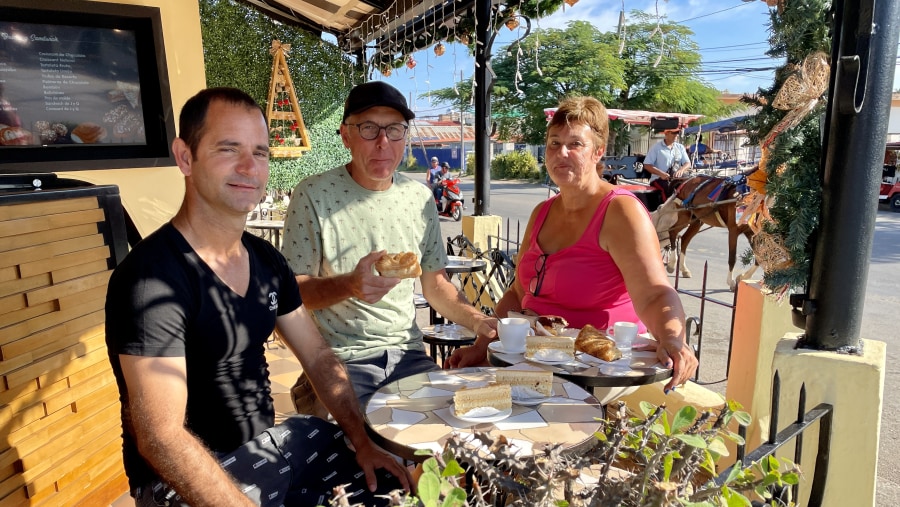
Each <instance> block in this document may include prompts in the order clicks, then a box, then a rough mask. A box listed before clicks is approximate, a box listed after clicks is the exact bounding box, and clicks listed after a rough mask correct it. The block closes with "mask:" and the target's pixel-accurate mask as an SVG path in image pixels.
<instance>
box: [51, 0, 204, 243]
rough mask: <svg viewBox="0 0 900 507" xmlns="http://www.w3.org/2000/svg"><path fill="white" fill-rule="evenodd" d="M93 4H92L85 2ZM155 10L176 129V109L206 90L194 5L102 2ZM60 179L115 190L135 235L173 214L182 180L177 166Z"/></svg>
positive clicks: (159, 0)
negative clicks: (108, 186)
mask: <svg viewBox="0 0 900 507" xmlns="http://www.w3.org/2000/svg"><path fill="white" fill-rule="evenodd" d="M91 1H94V0H91ZM104 1H107V2H113V3H120V4H128V5H143V6H148V7H158V8H159V9H160V16H161V18H162V25H163V40H164V41H165V46H166V60H167V65H168V69H169V87H170V90H171V93H172V114H173V115H174V120H175V124H176V125H177V124H178V114H179V113H180V112H181V106H182V105H183V104H184V103H185V101H187V99H188V98H190V97H191V96H192V95H194V94H195V93H197V92H198V91H200V90H201V89H203V88H204V87H205V86H206V71H205V68H204V65H203V41H202V38H201V35H200V7H199V4H198V1H197V0H104ZM59 174H60V176H64V177H67V178H73V179H78V180H83V181H87V182H89V183H93V184H96V185H107V184H113V185H118V186H119V190H120V192H121V196H122V204H123V205H124V206H125V210H126V211H127V212H128V214H129V215H130V216H131V218H132V220H134V223H135V225H136V226H137V228H138V231H139V232H140V233H141V235H142V236H146V235H148V234H150V233H151V232H153V231H154V230H156V229H157V228H158V227H159V226H160V225H162V224H163V223H165V222H166V221H168V220H169V219H170V218H171V217H172V215H174V214H175V212H176V211H178V207H179V205H180V204H181V199H182V198H183V196H184V178H183V177H182V175H181V172H180V171H179V170H178V168H177V167H174V166H173V167H155V168H140V169H110V170H102V171H100V170H98V171H74V172H61V173H59Z"/></svg>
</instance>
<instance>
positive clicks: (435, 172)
mask: <svg viewBox="0 0 900 507" xmlns="http://www.w3.org/2000/svg"><path fill="white" fill-rule="evenodd" d="M445 163H446V162H445ZM426 181H427V183H428V188H430V189H431V193H432V194H434V200H435V201H438V202H440V200H441V195H442V194H443V192H444V190H443V188H442V187H441V166H440V162H439V161H438V158H437V157H431V167H429V168H428V177H427V178H426ZM438 209H440V208H438Z"/></svg>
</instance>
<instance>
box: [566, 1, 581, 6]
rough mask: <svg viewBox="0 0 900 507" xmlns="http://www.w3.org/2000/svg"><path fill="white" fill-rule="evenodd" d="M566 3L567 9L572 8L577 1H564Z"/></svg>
mask: <svg viewBox="0 0 900 507" xmlns="http://www.w3.org/2000/svg"><path fill="white" fill-rule="evenodd" d="M566 3H567V4H568V5H569V7H572V6H573V5H575V4H577V3H578V0H566Z"/></svg>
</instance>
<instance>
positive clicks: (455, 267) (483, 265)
mask: <svg viewBox="0 0 900 507" xmlns="http://www.w3.org/2000/svg"><path fill="white" fill-rule="evenodd" d="M447 261H448V263H447V266H446V267H444V270H445V271H447V274H449V275H458V274H462V273H475V272H478V271H484V270H486V269H487V261H485V260H484V259H472V258H469V257H461V256H459V255H448V256H447Z"/></svg>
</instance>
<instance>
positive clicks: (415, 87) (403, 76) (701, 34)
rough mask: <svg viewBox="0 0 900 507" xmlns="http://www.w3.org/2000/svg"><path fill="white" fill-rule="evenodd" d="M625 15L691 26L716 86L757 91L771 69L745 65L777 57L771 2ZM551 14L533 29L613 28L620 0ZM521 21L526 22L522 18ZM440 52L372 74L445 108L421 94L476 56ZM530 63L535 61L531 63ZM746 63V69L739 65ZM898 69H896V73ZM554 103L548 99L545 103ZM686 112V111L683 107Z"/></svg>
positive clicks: (898, 79)
mask: <svg viewBox="0 0 900 507" xmlns="http://www.w3.org/2000/svg"><path fill="white" fill-rule="evenodd" d="M624 5H625V11H626V16H627V14H628V13H629V12H630V11H632V10H642V11H645V12H648V13H651V14H653V13H656V12H657V9H658V11H659V14H660V15H665V16H667V18H668V20H670V21H676V22H679V23H681V24H683V25H685V26H687V27H688V28H690V29H691V30H693V32H694V40H695V41H696V42H697V44H698V45H699V47H700V53H701V55H702V57H703V62H704V69H705V72H704V73H703V74H702V75H701V77H702V78H703V79H705V80H706V81H707V82H708V83H709V84H710V85H712V86H714V87H716V88H718V89H719V90H723V91H726V90H727V91H729V92H734V93H744V92H755V91H756V90H757V88H759V87H761V86H768V85H770V84H771V81H772V72H771V71H749V70H746V69H752V68H760V67H776V66H778V65H781V62H780V61H779V60H772V59H769V58H767V57H766V55H765V52H766V50H767V49H768V47H769V46H768V42H767V41H768V22H769V14H768V12H769V8H768V7H767V6H766V4H765V2H762V1H751V2H744V1H741V0H726V1H725V2H719V1H712V0H669V1H668V2H666V1H665V0H659V1H658V2H657V1H656V0H638V1H635V0H624ZM565 7H566V8H565V10H562V9H561V10H559V11H557V12H556V13H555V14H553V15H552V16H549V17H547V18H544V19H541V20H532V30H534V29H535V28H536V27H538V26H539V27H541V28H565V26H566V24H567V23H568V22H569V21H572V20H586V21H589V22H590V23H591V24H593V25H594V26H596V27H597V28H599V29H600V30H604V31H607V30H609V31H613V30H615V29H616V25H617V23H618V19H619V12H620V11H621V10H622V2H621V1H619V2H616V1H611V0H606V1H600V0H581V1H579V2H578V3H576V4H575V5H574V6H572V7H568V6H565ZM523 25H524V24H523ZM522 34H524V32H523V33H521V34H518V31H510V30H508V29H506V28H503V29H502V30H501V31H500V33H499V34H498V36H497V40H496V41H495V43H494V46H493V50H494V51H493V52H494V55H496V54H498V53H499V52H500V51H501V50H502V48H503V47H505V46H506V45H508V44H509V43H510V42H512V41H514V40H515V39H516V38H517V37H520V36H521V35H522ZM446 46H447V48H446V52H445V53H444V55H443V56H440V57H437V56H435V55H434V52H433V50H432V49H427V50H425V51H420V52H418V53H415V54H414V58H415V60H416V61H417V63H418V65H416V67H415V68H414V69H407V68H406V67H405V66H404V67H402V68H400V69H395V70H394V71H393V73H392V75H391V76H390V77H387V78H386V77H384V76H382V75H381V74H380V73H379V72H377V71H376V72H375V73H374V75H373V76H372V79H374V80H384V81H387V82H388V83H390V84H392V85H394V86H395V87H397V88H398V89H399V90H400V91H402V92H403V93H404V95H406V97H407V99H408V100H409V99H410V98H411V99H412V103H413V109H414V110H415V111H416V112H417V114H418V115H420V116H430V115H435V114H438V113H442V112H446V111H447V107H446V106H439V105H437V104H434V103H432V102H431V101H430V100H429V99H427V98H419V97H420V96H421V95H422V94H424V93H426V92H428V91H429V90H435V89H439V88H446V87H449V86H452V84H453V82H454V81H455V80H459V78H460V77H459V76H460V71H462V72H463V73H464V74H465V77H466V78H467V79H468V78H470V77H471V75H472V70H473V68H474V59H473V58H471V57H469V55H468V51H467V49H466V48H465V47H464V46H461V45H458V44H447V45H446ZM530 64H531V65H533V62H531V63H530ZM738 69H744V70H738ZM895 74H896V73H895ZM898 83H900V75H895V78H894V88H895V89H896V88H898V87H900V84H898ZM549 106H552V105H550V104H548V107H549ZM684 112H688V111H684Z"/></svg>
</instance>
